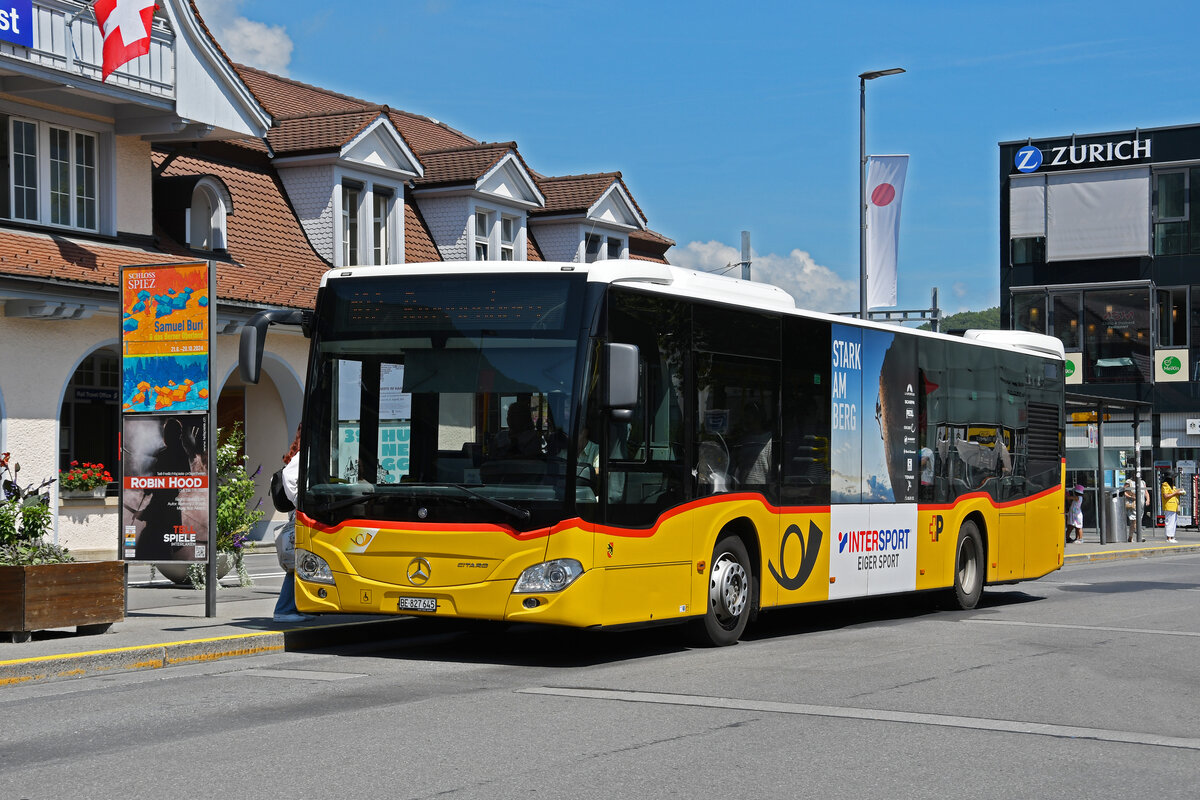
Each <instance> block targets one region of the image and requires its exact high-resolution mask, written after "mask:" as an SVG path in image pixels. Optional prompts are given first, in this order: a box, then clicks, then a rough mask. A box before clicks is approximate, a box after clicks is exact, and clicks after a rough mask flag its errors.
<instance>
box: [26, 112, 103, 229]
mask: <svg viewBox="0 0 1200 800" xmlns="http://www.w3.org/2000/svg"><path fill="white" fill-rule="evenodd" d="M18 123H20V124H24V125H31V126H33V128H34V130H35V133H36V136H35V139H34V142H35V152H34V154H33V158H34V163H35V165H36V171H35V176H36V177H35V185H34V186H33V187H28V188H31V189H32V191H33V192H34V197H35V198H36V201H35V210H36V215H35V216H28V215H27V216H17V215H16V213H15V212H16V205H17V183H16V170H15V165H16V156H17V154H16V151H15V146H16V137H15V136H14V135H13V131H14V130H15V128H16V125H17V124H18ZM52 130H53V131H55V132H61V133H65V134H66V135H67V159H66V161H65V164H66V173H67V174H66V179H67V191H66V192H65V195H66V211H67V221H66V222H62V221H58V222H53V221H51V220H52V217H53V197H52V192H51V173H52V167H53V164H52V162H51V159H50V134H51V131H52ZM80 138H83V139H85V140H86V141H88V142H90V144H91V156H92V163H91V164H90V165H89V168H90V169H91V170H92V187H93V194H92V196H91V197H81V195H80V185H81V184H82V183H83V181H82V180H81V177H82V176H81V175H80V173H79V168H80V166H81V165H80V164H79V161H78V158H77V151H76V143H77V141H78V140H79V139H80ZM8 140H9V144H8V153H7V156H8V159H9V180H8V186H7V187H5V188H6V191H7V192H8V201H9V217H8V218H9V219H11V220H13V221H17V222H32V223H36V224H39V225H47V226H51V227H55V228H67V229H74V230H82V231H91V232H99V230H100V227H101V223H102V221H103V213H102V212H103V210H102V204H101V198H102V196H104V194H105V191H104V187H103V185H102V184H101V180H102V179H103V177H104V173H103V172H102V170H101V162H102V153H101V135H100V134H99V133H98V132H96V131H89V130H83V129H81V128H77V127H74V126H72V125H66V124H60V123H55V122H48V121H44V120H38V119H33V118H30V117H25V116H21V115H17V114H10V115H8ZM82 199H86V200H90V202H91V207H92V215H93V224H92V225H83V224H80V223H79V217H80V216H81V215H80V208H79V203H80V201H81V200H82Z"/></svg>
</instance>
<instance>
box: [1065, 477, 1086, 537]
mask: <svg viewBox="0 0 1200 800" xmlns="http://www.w3.org/2000/svg"><path fill="white" fill-rule="evenodd" d="M1068 495H1069V496H1070V498H1071V507H1070V508H1069V509H1067V527H1068V528H1069V529H1071V530H1073V531H1075V538H1074V539H1067V543H1068V544H1069V543H1071V542H1082V541H1083V486H1082V485H1081V484H1075V491H1073V492H1068Z"/></svg>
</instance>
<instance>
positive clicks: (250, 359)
mask: <svg viewBox="0 0 1200 800" xmlns="http://www.w3.org/2000/svg"><path fill="white" fill-rule="evenodd" d="M273 323H281V324H285V325H300V326H302V327H303V328H304V335H305V336H308V335H309V332H310V326H311V325H312V312H311V311H292V310H289V309H278V310H272V311H260V312H258V313H257V314H255V315H254V316H253V317H251V318H250V320H249V321H248V322H247V323H246V324H245V325H244V326H242V338H241V340H240V341H239V342H238V372H239V373H240V374H241V376H242V380H243V381H244V382H246V383H249V384H256V383H258V376H259V373H260V372H261V371H262V356H263V345H264V344H265V343H266V338H267V328H268V327H269V326H270V325H272V324H273Z"/></svg>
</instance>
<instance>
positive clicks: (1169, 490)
mask: <svg viewBox="0 0 1200 800" xmlns="http://www.w3.org/2000/svg"><path fill="white" fill-rule="evenodd" d="M1174 479H1175V476H1174V475H1172V474H1171V473H1169V472H1167V473H1165V474H1164V475H1163V482H1162V488H1161V492H1162V507H1163V524H1164V525H1165V527H1166V529H1167V541H1168V542H1174V541H1176V539H1175V523H1176V519H1177V517H1178V515H1179V498H1180V497H1182V496H1183V495H1185V494H1187V492H1185V491H1184V490H1183V489H1176V488H1175V486H1174Z"/></svg>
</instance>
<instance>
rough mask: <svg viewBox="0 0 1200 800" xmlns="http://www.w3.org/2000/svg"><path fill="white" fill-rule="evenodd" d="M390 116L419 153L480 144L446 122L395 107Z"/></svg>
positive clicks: (389, 112) (389, 113)
mask: <svg viewBox="0 0 1200 800" xmlns="http://www.w3.org/2000/svg"><path fill="white" fill-rule="evenodd" d="M388 117H390V118H391V120H392V124H393V125H395V126H396V129H397V130H399V131H400V133H401V135H403V136H404V139H405V141H407V142H408V143H409V145H411V146H412V148H413V151H414V152H416V153H417V154H418V155H421V154H422V153H425V152H426V151H428V150H444V149H446V148H450V147H464V146H467V145H472V144H479V142H478V141H476V140H475V139H472V138H471V137H470V136H467V135H466V134H465V133H462V132H461V131H456V130H455V129H454V128H451V127H450V126H449V125H447V124H445V123H444V122H438V121H437V120H434V119H430V118H429V117H422V116H421V115H420V114H410V113H409V112H407V111H397V110H396V109H394V108H393V109H390V110H389V111H388ZM422 161H424V159H422Z"/></svg>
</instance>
